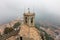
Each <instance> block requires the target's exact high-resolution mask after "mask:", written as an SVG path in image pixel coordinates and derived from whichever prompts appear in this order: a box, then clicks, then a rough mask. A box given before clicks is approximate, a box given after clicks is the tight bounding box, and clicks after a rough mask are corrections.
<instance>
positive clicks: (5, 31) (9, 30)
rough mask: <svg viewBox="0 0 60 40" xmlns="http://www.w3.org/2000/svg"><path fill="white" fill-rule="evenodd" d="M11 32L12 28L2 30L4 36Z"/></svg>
mask: <svg viewBox="0 0 60 40" xmlns="http://www.w3.org/2000/svg"><path fill="white" fill-rule="evenodd" d="M11 31H13V28H11V27H10V28H9V27H6V28H5V29H4V34H7V33H10V32H11Z"/></svg>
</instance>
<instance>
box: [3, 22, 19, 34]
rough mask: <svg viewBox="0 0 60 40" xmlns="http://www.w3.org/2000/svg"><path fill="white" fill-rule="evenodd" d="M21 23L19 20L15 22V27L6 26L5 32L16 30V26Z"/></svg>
mask: <svg viewBox="0 0 60 40" xmlns="http://www.w3.org/2000/svg"><path fill="white" fill-rule="evenodd" d="M19 25H20V23H19V22H17V23H15V24H14V26H13V28H12V27H10V28H9V27H6V28H5V29H4V34H7V33H10V32H12V31H13V30H14V28H17V27H18V26H19Z"/></svg>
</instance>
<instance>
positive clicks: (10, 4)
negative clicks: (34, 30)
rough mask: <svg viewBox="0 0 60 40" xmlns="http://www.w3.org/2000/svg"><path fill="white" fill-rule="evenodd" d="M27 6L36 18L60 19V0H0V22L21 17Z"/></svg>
mask: <svg viewBox="0 0 60 40" xmlns="http://www.w3.org/2000/svg"><path fill="white" fill-rule="evenodd" d="M27 8H30V10H31V11H34V12H35V13H36V15H37V18H38V17H39V18H40V19H43V20H48V21H50V19H51V20H53V19H55V20H54V22H56V21H58V22H59V21H60V0H0V24H3V23H7V22H10V21H11V20H12V19H15V18H16V17H17V16H20V17H22V15H23V13H24V11H26V10H27ZM58 22H57V23H58ZM59 23H60V22H59Z"/></svg>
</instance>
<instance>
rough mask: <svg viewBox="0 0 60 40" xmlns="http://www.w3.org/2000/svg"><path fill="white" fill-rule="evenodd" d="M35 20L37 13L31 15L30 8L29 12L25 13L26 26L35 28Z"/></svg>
mask: <svg viewBox="0 0 60 40" xmlns="http://www.w3.org/2000/svg"><path fill="white" fill-rule="evenodd" d="M34 19H35V13H31V12H30V10H29V8H28V12H27V13H24V24H27V25H28V26H34V25H35V23H34Z"/></svg>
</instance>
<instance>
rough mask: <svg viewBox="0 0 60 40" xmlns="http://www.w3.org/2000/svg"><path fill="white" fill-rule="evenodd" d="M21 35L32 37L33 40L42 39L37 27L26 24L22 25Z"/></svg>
mask: <svg viewBox="0 0 60 40" xmlns="http://www.w3.org/2000/svg"><path fill="white" fill-rule="evenodd" d="M19 35H20V36H22V37H29V38H32V39H33V40H42V39H41V36H40V34H39V30H37V29H36V28H35V27H29V26H27V25H25V24H24V25H21V29H20V32H19Z"/></svg>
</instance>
